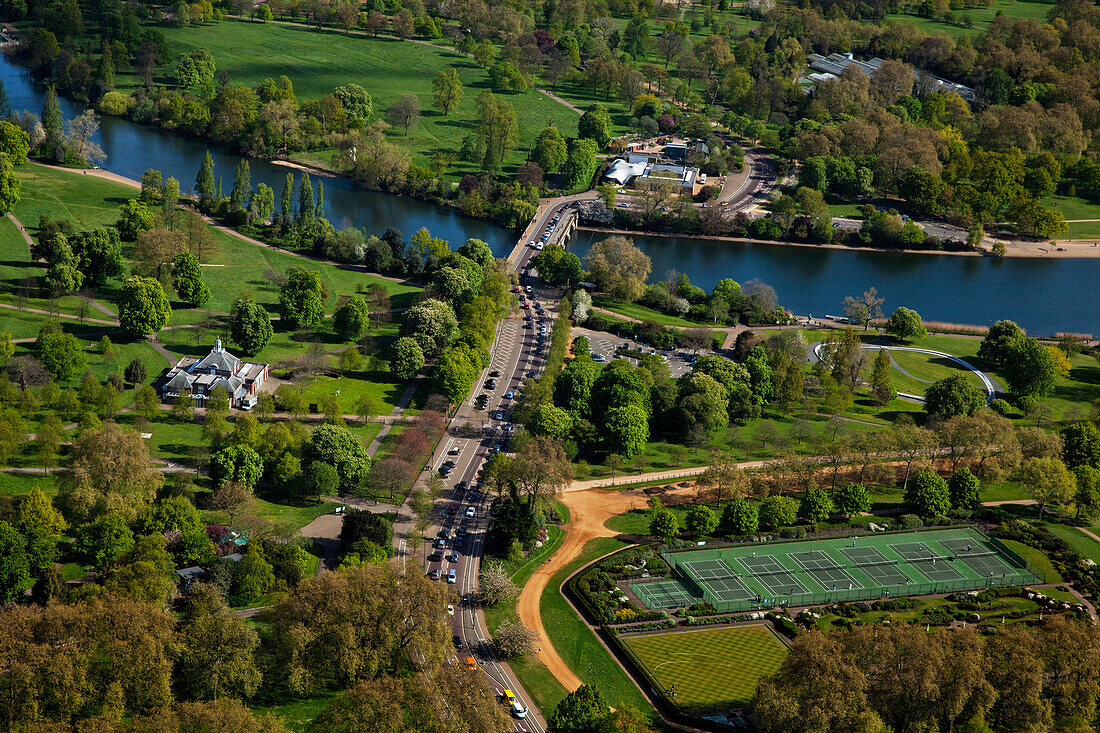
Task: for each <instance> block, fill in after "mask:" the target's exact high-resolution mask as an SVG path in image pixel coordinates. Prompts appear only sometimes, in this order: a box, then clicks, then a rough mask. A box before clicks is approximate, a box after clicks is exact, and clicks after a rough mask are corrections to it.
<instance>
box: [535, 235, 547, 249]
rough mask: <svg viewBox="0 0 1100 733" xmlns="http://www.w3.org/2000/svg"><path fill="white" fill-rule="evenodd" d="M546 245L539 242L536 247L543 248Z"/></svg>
mask: <svg viewBox="0 0 1100 733" xmlns="http://www.w3.org/2000/svg"><path fill="white" fill-rule="evenodd" d="M547 238H549V237H547ZM545 247H546V245H544V244H543V243H542V242H539V243H538V244H536V245H535V249H540V250H541V249H544V248H545Z"/></svg>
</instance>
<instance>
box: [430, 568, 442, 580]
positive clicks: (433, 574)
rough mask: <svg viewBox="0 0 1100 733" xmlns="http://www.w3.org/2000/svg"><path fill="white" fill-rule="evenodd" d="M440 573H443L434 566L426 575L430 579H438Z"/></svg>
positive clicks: (440, 575)
mask: <svg viewBox="0 0 1100 733" xmlns="http://www.w3.org/2000/svg"><path fill="white" fill-rule="evenodd" d="M442 575H443V573H441V572H439V568H436V569H435V570H433V571H432V572H430V573H428V577H429V578H431V579H432V580H439V579H440V578H441V577H442Z"/></svg>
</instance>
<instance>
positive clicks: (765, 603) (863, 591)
mask: <svg viewBox="0 0 1100 733" xmlns="http://www.w3.org/2000/svg"><path fill="white" fill-rule="evenodd" d="M664 557H665V559H666V560H668V562H669V564H670V565H671V566H672V567H673V568H675V570H676V574H677V575H678V577H677V578H675V579H673V580H668V579H664V580H659V581H656V582H650V583H635V584H633V585H631V590H633V591H634V593H635V594H636V595H637V596H638V597H639V599H641V600H642V602H643V603H644V604H645V605H646V606H648V607H649V608H676V607H681V606H690V605H693V604H695V603H699V602H700V601H708V602H709V603H711V604H712V605H713V606H714V607H715V609H717V610H718V611H719V612H737V611H746V610H750V609H753V608H767V607H772V606H777V605H778V606H805V605H815V604H819V603H832V602H836V601H857V600H874V599H878V598H893V597H898V596H915V595H928V594H932V593H948V592H954V591H961V590H977V589H981V588H987V587H990V586H1005V585H1025V584H1030V583H1037V582H1041V578H1040V577H1039V575H1038V574H1037V573H1036V572H1034V571H1033V570H1032V569H1030V568H1029V567H1027V566H1026V563H1024V562H1023V561H1022V560H1020V559H1019V558H1018V557H1016V556H1015V555H1014V554H1013V553H1012V552H1011V551H1010V550H1008V549H1007V548H1005V547H1004V545H1001V544H1000V543H999V542H997V541H996V540H993V539H991V538H989V537H986V536H985V535H984V534H982V533H981V532H979V531H978V530H977V529H975V528H973V527H958V528H951V529H929V530H921V531H917V532H900V533H888V534H873V535H861V536H858V537H838V538H831V539H814V540H802V541H796V542H775V543H766V544H753V545H748V544H746V545H736V546H733V547H722V548H715V549H707V550H689V551H685V552H670V553H667V554H665V555H664Z"/></svg>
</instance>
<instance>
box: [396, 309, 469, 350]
mask: <svg viewBox="0 0 1100 733" xmlns="http://www.w3.org/2000/svg"><path fill="white" fill-rule="evenodd" d="M401 335H402V336H410V337H412V338H413V339H414V340H415V341H416V343H418V344H419V345H420V348H421V350H422V352H423V355H424V356H425V357H429V356H438V355H439V354H440V353H441V352H442V351H443V350H444V349H445V348H447V347H448V346H450V345H451V343H452V342H453V341H454V339H455V337H456V336H457V335H458V318H457V317H456V316H455V312H454V308H452V307H451V306H450V305H449V304H447V303H444V302H443V301H441V300H438V299H435V298H429V299H427V300H422V301H420V302H419V303H417V304H416V305H414V306H412V307H411V308H409V309H408V310H407V311H405V318H404V319H403V320H402V322H401Z"/></svg>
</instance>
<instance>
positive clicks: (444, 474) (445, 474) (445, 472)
mask: <svg viewBox="0 0 1100 733" xmlns="http://www.w3.org/2000/svg"><path fill="white" fill-rule="evenodd" d="M439 475H440V476H442V477H443V478H447V477H448V476H450V475H451V469H449V468H447V467H446V466H440V467H439Z"/></svg>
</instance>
